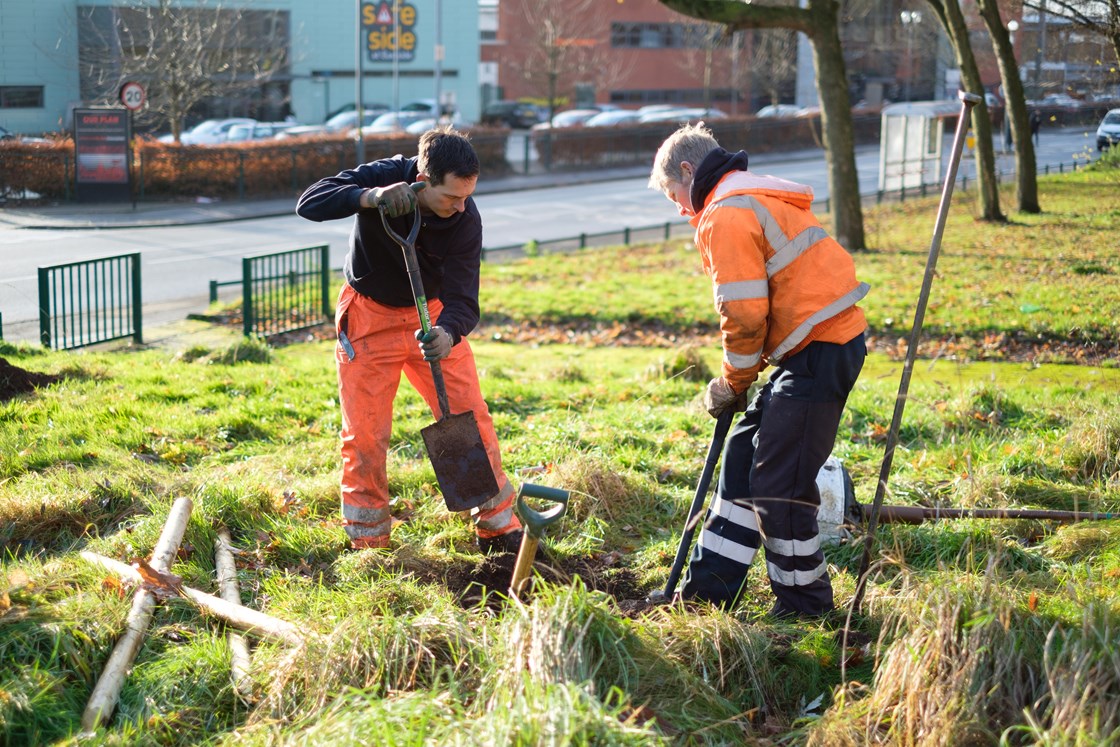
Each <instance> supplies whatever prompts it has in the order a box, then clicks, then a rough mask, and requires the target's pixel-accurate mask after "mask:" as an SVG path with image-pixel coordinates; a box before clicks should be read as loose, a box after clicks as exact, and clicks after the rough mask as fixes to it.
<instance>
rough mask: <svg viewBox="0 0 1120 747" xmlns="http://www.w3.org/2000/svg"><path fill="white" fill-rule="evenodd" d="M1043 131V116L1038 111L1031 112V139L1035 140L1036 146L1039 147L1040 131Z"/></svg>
mask: <svg viewBox="0 0 1120 747" xmlns="http://www.w3.org/2000/svg"><path fill="white" fill-rule="evenodd" d="M1040 129H1042V115H1041V114H1039V113H1038V109H1035V110H1033V111H1031V138H1033V139H1034V146H1035V147H1036V148H1037V147H1038V131H1039V130H1040Z"/></svg>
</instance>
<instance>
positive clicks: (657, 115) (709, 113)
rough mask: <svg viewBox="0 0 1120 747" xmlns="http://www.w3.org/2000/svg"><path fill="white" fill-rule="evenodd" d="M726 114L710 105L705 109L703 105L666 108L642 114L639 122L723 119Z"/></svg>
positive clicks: (683, 121) (682, 122)
mask: <svg viewBox="0 0 1120 747" xmlns="http://www.w3.org/2000/svg"><path fill="white" fill-rule="evenodd" d="M726 116H727V115H726V114H724V113H723V112H722V111H720V110H719V109H713V108H711V107H709V108H707V109H705V108H704V107H701V106H697V107H682V108H680V109H667V110H665V111H659V112H651V113H650V114H643V115H642V117H641V119H639V120H638V121H639V122H679V123H680V124H684V123H685V122H698V121H700V120H704V121H709V120H713V119H723V118H724V117H726Z"/></svg>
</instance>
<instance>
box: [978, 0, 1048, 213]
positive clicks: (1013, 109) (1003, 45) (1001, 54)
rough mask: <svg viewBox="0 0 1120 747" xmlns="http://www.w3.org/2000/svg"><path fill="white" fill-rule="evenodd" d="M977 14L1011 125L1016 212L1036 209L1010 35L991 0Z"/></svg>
mask: <svg viewBox="0 0 1120 747" xmlns="http://www.w3.org/2000/svg"><path fill="white" fill-rule="evenodd" d="M979 3H980V14H981V16H982V17H983V18H984V23H985V24H986V25H987V27H988V33H989V34H990V35H991V37H992V45H993V46H994V48H995V52H996V61H997V62H998V63H999V77H1000V80H1002V82H1003V103H1004V113H1003V116H1005V117H1007V118H1008V121H1009V122H1010V125H1011V139H1012V141H1013V142H1014V145H1015V197H1016V200H1017V202H1018V207H1019V210H1020V212H1024V213H1039V212H1042V208H1041V207H1040V206H1039V204H1038V177H1037V163H1036V161H1035V153H1034V141H1033V140H1032V138H1031V128H1030V119H1029V115H1028V113H1027V101H1026V94H1025V93H1024V91H1023V81H1022V79H1021V78H1020V77H1019V65H1018V63H1017V62H1015V49H1014V47H1013V46H1012V44H1011V36H1010V34H1009V33H1008V31H1007V27H1006V26H1004V24H1003V20H1002V19H1001V18H1000V13H999V6H998V5H997V4H996V2H995V0H979Z"/></svg>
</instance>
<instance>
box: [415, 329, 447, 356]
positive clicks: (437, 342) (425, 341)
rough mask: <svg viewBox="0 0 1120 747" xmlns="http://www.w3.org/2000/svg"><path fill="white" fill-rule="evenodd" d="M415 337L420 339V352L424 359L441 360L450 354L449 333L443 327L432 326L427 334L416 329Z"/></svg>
mask: <svg viewBox="0 0 1120 747" xmlns="http://www.w3.org/2000/svg"><path fill="white" fill-rule="evenodd" d="M416 339H417V340H419V341H420V352H422V353H423V354H424V360H426V361H441V360H443V359H444V358H446V357H447V356H449V355H451V343H452V339H451V333H450V332H448V331H447V330H446V329H444V328H443V327H432V328H431V329H429V330H428V334H424V330H422V329H418V330H416Z"/></svg>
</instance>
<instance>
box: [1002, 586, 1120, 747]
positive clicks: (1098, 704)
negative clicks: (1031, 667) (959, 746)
mask: <svg viewBox="0 0 1120 747" xmlns="http://www.w3.org/2000/svg"><path fill="white" fill-rule="evenodd" d="M1118 636H1120V619H1118V617H1117V613H1116V610H1108V609H1107V608H1106V607H1104V606H1103V605H1096V606H1093V607H1091V608H1089V609H1087V610H1085V613H1084V615H1083V617H1082V623H1081V627H1080V629H1078V630H1065V629H1063V628H1061V627H1060V626H1058V625H1055V626H1054V627H1053V628H1052V629H1051V630H1050V634H1049V635H1048V636H1047V638H1046V651H1045V655H1044V658H1043V667H1044V672H1043V676H1044V678H1045V683H1046V684H1045V690H1044V694H1043V695H1042V696H1041V697H1039V698H1038V699H1037V700H1036V701H1035V702H1034V703H1032V704H1031V705H1030V706H1029V707H1027V709H1026V721H1027V724H1026V725H1025V726H1019V727H1013V728H1011V729H1009V730H1008V734H1007V736H1008V737H1009V738H1010V739H1009V740H1008V741H1009V742H1010V743H1015V742H1018V741H1020V740H1022V741H1027V740H1029V741H1031V742H1032V743H1033V744H1046V745H1085V747H1088V745H1110V744H1117V743H1120V650H1118V649H1117V646H1116V642H1117V640H1118ZM1024 737H1025V738H1026V739H1024Z"/></svg>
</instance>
